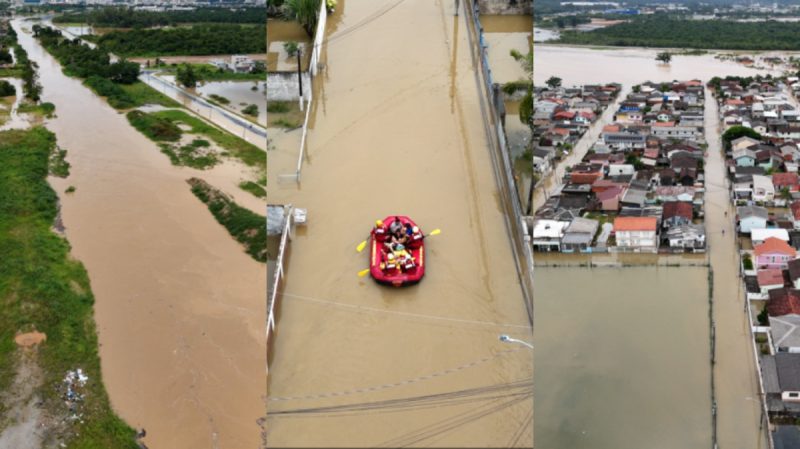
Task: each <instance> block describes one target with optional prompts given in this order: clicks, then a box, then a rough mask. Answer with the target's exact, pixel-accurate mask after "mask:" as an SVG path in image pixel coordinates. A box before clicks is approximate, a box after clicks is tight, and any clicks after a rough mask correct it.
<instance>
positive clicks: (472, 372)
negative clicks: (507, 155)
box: [267, 0, 533, 447]
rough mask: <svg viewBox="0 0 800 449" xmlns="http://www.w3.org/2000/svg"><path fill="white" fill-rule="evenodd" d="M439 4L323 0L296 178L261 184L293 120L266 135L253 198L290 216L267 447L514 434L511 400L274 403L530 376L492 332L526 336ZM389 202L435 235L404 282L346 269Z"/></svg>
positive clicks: (527, 407) (357, 265)
mask: <svg viewBox="0 0 800 449" xmlns="http://www.w3.org/2000/svg"><path fill="white" fill-rule="evenodd" d="M462 6H463V5H462ZM452 8H453V2H447V1H442V2H434V1H429V0H414V1H412V0H407V1H405V2H390V3H380V4H379V3H377V2H371V1H368V0H360V1H357V0H347V1H346V2H345V1H340V2H339V6H338V7H337V11H336V13H335V14H334V16H333V17H331V18H329V20H330V23H335V24H338V26H337V29H336V31H335V32H333V31H331V30H330V29H329V30H328V31H329V34H328V43H327V44H326V45H327V60H326V61H324V62H325V63H326V66H325V67H326V70H325V71H324V72H322V74H321V76H319V77H318V78H317V80H316V83H317V85H316V86H315V87H316V91H315V98H317V99H318V102H317V104H316V106H315V107H316V108H317V109H316V111H315V112H316V115H315V116H314V118H315V120H313V128H312V129H310V130H309V144H308V153H307V158H306V160H305V161H304V167H303V176H302V183H301V184H300V185H297V184H296V183H294V182H288V181H286V180H285V179H284V180H281V178H280V177H279V175H280V174H286V173H291V172H293V171H294V167H295V164H296V161H297V151H298V147H297V144H296V141H297V140H299V137H298V133H299V131H294V132H290V133H273V134H271V135H270V138H271V139H273V144H274V145H275V146H276V149H275V150H270V151H269V164H268V172H269V183H270V184H269V185H270V198H269V201H270V203H275V204H282V203H293V204H294V205H295V206H297V207H301V208H306V209H307V210H308V224H307V225H306V226H305V227H304V228H300V229H298V231H297V236H296V237H295V239H294V240H293V241H292V245H291V251H290V253H291V254H290V257H289V259H288V271H287V274H288V278H287V279H286V284H285V286H284V288H283V290H282V298H281V304H280V306H279V309H280V310H279V312H280V313H279V315H278V321H277V327H276V334H275V340H274V346H272V347H271V350H272V352H271V355H270V358H271V365H270V379H269V385H268V392H269V396H270V401H269V403H268V412H269V413H270V414H271V415H270V417H269V419H268V421H267V428H268V439H269V444H270V445H271V446H284V447H285V446H314V445H326V446H351V447H352V446H372V447H374V446H377V445H381V444H385V445H390V446H399V445H404V444H414V445H421V444H425V445H435V446H450V447H453V446H458V447H465V446H487V445H504V444H507V445H509V446H518V447H524V446H528V447H529V446H530V445H531V439H532V433H531V432H532V430H533V429H532V428H531V425H530V417H531V413H532V407H531V406H532V404H531V397H530V396H529V395H528V396H525V395H522V396H506V397H503V398H496V399H490V398H476V397H473V396H468V399H466V400H464V401H459V402H453V401H445V402H443V403H442V404H440V405H439V406H438V407H429V406H428V407H424V408H417V409H411V410H409V409H400V410H398V409H396V408H391V407H389V406H388V405H383V406H380V407H374V408H372V409H370V410H367V411H361V412H350V413H338V414H337V413H329V414H327V415H325V416H319V414H314V413H305V414H293V415H286V414H283V415H282V414H278V413H280V412H284V413H285V412H286V411H288V410H296V409H306V408H309V407H317V406H341V405H343V404H354V403H365V402H373V401H382V400H389V399H397V400H401V401H406V400H408V398H410V397H414V396H422V395H431V394H439V393H447V392H454V391H458V390H465V389H471V388H478V387H488V386H498V385H501V384H507V383H511V382H515V381H522V382H529V381H530V379H531V378H532V375H533V373H532V351H530V350H529V349H528V348H526V347H525V346H522V345H518V344H513V343H503V342H501V341H499V340H498V336H499V334H502V333H506V334H509V335H511V336H512V337H515V338H518V339H520V340H524V341H531V335H530V329H529V327H528V326H527V324H526V323H527V314H526V311H525V304H524V302H523V297H522V292H521V288H520V283H519V279H518V277H517V273H516V269H515V265H514V260H513V258H512V257H513V256H512V251H511V247H510V242H509V237H508V235H507V233H506V228H505V224H504V222H503V220H504V219H503V207H502V205H501V204H500V202H499V198H498V195H499V193H498V190H497V189H498V188H497V183H496V181H495V179H494V177H493V170H492V168H491V166H492V165H491V164H492V162H491V159H490V157H491V156H490V153H489V149H488V141H487V137H486V135H485V133H484V127H483V122H482V117H481V112H480V105H479V91H478V88H477V85H476V81H475V78H474V70H475V68H474V67H473V65H472V60H471V56H470V49H469V46H468V45H469V43H468V38H467V36H468V35H467V29H466V28H465V27H466V21H465V17H464V14H461V15H459V17H454V16H453V9H452ZM462 12H463V11H462ZM454 45H455V46H456V47H454ZM282 144H287V145H288V147H282ZM396 213H397V214H407V215H409V216H410V217H412V218H413V219H414V220H415V221H416V222H417V223H418V224H419V225H420V226H421V227H422V230H423V231H424V232H430V231H431V230H433V229H434V228H441V229H442V233H441V235H438V236H435V237H431V238H430V239H429V240H427V241H426V249H427V251H426V255H428V257H426V265H427V273H426V276H425V278H424V279H423V280H422V282H421V283H420V284H419V285H417V286H413V287H408V288H404V289H392V288H388V287H383V286H379V285H377V284H375V283H374V282H373V281H372V280H371V279H369V278H359V277H357V275H356V273H358V272H359V271H361V270H362V269H364V268H365V267H366V266H367V263H368V260H367V257H368V256H367V254H365V253H362V254H358V253H356V251H355V247H356V245H358V243H359V242H360V241H361V240H363V239H364V238H365V237H366V236H367V234H368V232H369V229H370V227H371V226H372V224H373V223H374V221H375V220H376V219H379V218H383V217H385V216H387V215H389V214H396ZM503 388H507V387H503ZM503 391H506V390H503ZM509 394H511V393H509ZM382 404H385V403H382Z"/></svg>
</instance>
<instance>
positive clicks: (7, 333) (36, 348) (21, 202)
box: [0, 127, 138, 449]
mask: <svg viewBox="0 0 800 449" xmlns="http://www.w3.org/2000/svg"><path fill="white" fill-rule="evenodd" d="M55 151H57V147H56V144H55V135H54V134H53V133H51V132H50V131H48V130H46V129H45V128H43V127H36V128H33V129H30V130H25V131H23V130H19V131H4V132H0V192H6V193H8V192H13V194H5V195H4V196H3V199H2V201H0V204H2V206H0V251H2V253H3V257H2V258H0V297H3V298H9V300H7V301H5V302H4V305H3V307H2V308H0V340H2V341H3V344H0V391H2V393H0V446H4V447H18V448H19V447H25V448H38V447H44V444H45V442H47V444H58V443H60V444H64V445H68V446H69V447H115V448H117V447H118V448H130V449H134V448H137V447H138V446H137V444H136V442H135V432H134V431H133V429H131V428H130V427H129V426H128V425H127V424H125V422H123V421H122V420H121V419H120V418H119V417H118V416H117V415H116V414H115V413H114V411H113V410H112V409H111V405H110V403H109V399H108V395H107V393H106V389H105V386H104V385H103V382H102V380H101V379H102V377H101V370H100V359H99V356H98V341H97V333H96V327H95V321H94V317H93V304H94V296H93V294H92V289H91V286H90V285H89V277H88V276H87V273H86V270H85V269H84V266H83V264H81V262H79V261H77V260H75V259H74V258H73V257H72V255H71V254H70V244H69V243H68V242H67V240H66V239H64V238H63V236H61V235H58V234H56V232H55V231H54V229H53V226H54V225H55V223H56V221H57V220H58V218H57V217H58V214H59V200H58V196H57V195H56V193H55V192H54V191H53V189H52V188H51V186H50V185H49V184H48V182H47V176H48V173H49V172H50V169H49V168H48V167H49V165H50V160H51V154H52V153H53V152H55ZM13 341H16V344H14V343H12V342H13ZM77 369H80V370H81V372H82V373H83V374H82V375H85V376H86V380H85V381H82V382H81V383H80V384H75V385H72V384H65V383H64V379H65V375H67V374H68V373H69V372H73V371H75V370H77ZM68 385H70V387H69V388H70V389H67V386H68ZM39 429H42V430H43V432H41V431H39Z"/></svg>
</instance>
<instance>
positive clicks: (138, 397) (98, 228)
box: [14, 21, 266, 449]
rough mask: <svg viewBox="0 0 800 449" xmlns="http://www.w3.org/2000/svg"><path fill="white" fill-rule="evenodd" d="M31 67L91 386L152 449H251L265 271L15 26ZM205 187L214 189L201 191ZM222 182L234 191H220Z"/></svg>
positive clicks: (181, 181) (179, 172)
mask: <svg viewBox="0 0 800 449" xmlns="http://www.w3.org/2000/svg"><path fill="white" fill-rule="evenodd" d="M14 27H15V29H16V30H17V34H18V36H19V40H20V44H21V45H22V46H23V47H24V48H25V49H26V50H27V52H28V54H29V56H30V58H31V59H32V60H33V61H35V62H36V63H37V64H38V65H39V73H40V82H41V84H42V86H43V87H44V93H43V101H49V102H52V103H54V104H55V106H56V115H57V117H56V118H54V119H52V120H50V121H48V128H50V129H51V130H52V131H53V132H54V133H55V134H56V135H57V137H58V143H59V145H60V146H61V147H63V148H64V149H66V150H67V151H68V152H69V153H68V155H67V160H68V161H69V162H70V164H72V168H71V174H70V176H69V177H68V178H67V179H52V180H51V182H52V184H53V186H54V188H55V190H56V191H57V192H63V191H64V190H65V189H66V188H67V186H70V185H72V186H75V188H76V190H75V193H73V194H68V195H65V194H61V204H62V208H61V211H62V215H63V221H64V225H65V226H66V234H67V237H68V239H69V241H70V243H71V244H72V252H73V254H74V256H75V257H76V258H77V259H79V260H81V261H82V262H83V263H84V265H85V266H86V268H87V270H88V272H89V278H90V280H91V283H92V289H93V291H94V294H95V320H96V322H97V328H98V333H99V341H100V360H101V367H102V373H103V378H104V381H105V385H106V388H107V390H108V393H109V396H110V399H111V404H112V406H113V407H114V409H115V410H116V411H117V412H118V413H119V414H120V416H121V417H122V418H123V419H125V420H126V421H127V422H128V423H129V424H130V425H131V426H133V427H136V428H144V429H146V430H147V437H146V438H144V440H143V441H144V442H145V443H146V444H147V446H148V447H150V448H151V449H162V448H165V449H171V448H200V447H207V448H216V447H219V448H252V447H257V446H258V444H259V442H260V436H259V432H260V429H259V427H258V425H257V423H256V421H257V419H258V418H259V417H261V416H263V413H264V405H263V399H262V395H263V393H264V381H263V375H264V365H265V357H264V353H265V348H264V318H263V317H264V316H265V305H264V286H265V284H266V278H265V277H266V274H265V269H264V265H263V264H260V263H257V262H255V261H253V260H252V259H251V258H250V257H249V256H248V255H247V254H245V252H244V250H243V249H242V247H241V246H240V245H239V244H238V243H237V242H236V241H234V240H233V239H232V238H231V237H230V236H229V235H228V232H227V231H226V230H225V229H224V228H223V227H222V226H220V225H219V224H218V223H217V222H216V221H215V220H214V218H213V216H212V215H211V213H210V212H209V211H208V210H207V208H206V206H205V205H204V204H203V203H201V202H200V201H199V200H197V199H196V198H195V197H194V196H193V195H192V193H191V191H190V189H189V186H188V185H187V184H186V182H185V180H186V179H187V178H189V177H191V176H199V177H201V178H202V177H204V175H203V172H198V171H196V170H192V169H186V168H179V167H174V166H172V165H171V164H170V162H169V160H168V159H167V158H166V157H165V156H164V155H163V154H161V153H160V152H159V150H158V147H157V146H156V145H155V144H154V143H152V142H151V141H149V140H148V139H146V138H145V137H144V136H143V135H141V134H140V133H139V132H138V131H136V130H135V129H134V128H132V127H131V126H130V125H129V124H128V122H127V120H126V118H125V115H124V114H121V113H119V112H117V111H115V110H113V109H112V108H111V107H110V106H108V105H107V104H106V102H105V101H104V100H102V99H100V98H98V97H97V96H95V95H94V94H93V93H92V92H91V91H90V90H88V89H87V88H86V87H84V86H83V85H82V84H81V82H80V80H77V79H73V78H68V77H66V76H65V75H63V74H62V72H61V69H60V67H59V66H58V64H57V63H56V61H55V60H54V59H53V58H51V57H50V56H49V55H48V54H47V53H46V52H45V51H44V50H43V49H42V48H41V47H40V46H39V45H38V43H36V42H35V41H34V40H33V39H32V37H31V35H30V34H29V33H25V32H22V30H21V27H25V28H29V27H30V24H29V23H23V22H20V21H14ZM212 182H214V183H216V181H212ZM231 182H233V181H231Z"/></svg>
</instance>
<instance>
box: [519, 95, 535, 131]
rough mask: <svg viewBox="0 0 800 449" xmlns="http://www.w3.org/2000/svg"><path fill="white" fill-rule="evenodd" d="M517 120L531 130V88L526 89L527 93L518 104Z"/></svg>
mask: <svg viewBox="0 0 800 449" xmlns="http://www.w3.org/2000/svg"><path fill="white" fill-rule="evenodd" d="M519 120H520V121H521V122H522V123H523V124H524V125H526V126H529V127H530V128H531V130H533V90H532V89H528V93H527V94H526V95H525V97H524V98H523V99H522V102H520V104H519Z"/></svg>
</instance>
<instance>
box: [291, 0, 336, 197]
mask: <svg viewBox="0 0 800 449" xmlns="http://www.w3.org/2000/svg"><path fill="white" fill-rule="evenodd" d="M319 3H320V4H319V17H318V18H317V29H316V31H315V32H314V44H313V45H312V47H311V59H310V61H309V63H308V74H309V79H310V83H309V85H308V86H306V89H305V90H304V91H303V96H302V97H300V105H301V106H302V104H303V100H304V99H305V102H306V105H305V108H306V114H305V118H304V119H303V131H302V132H303V135H302V136H301V137H300V151H299V152H298V154H297V166H296V167H295V172H294V174H289V175H282V176H284V177H293V178H295V180H296V181H297V182H300V173H301V172H302V170H303V159H304V158H305V152H306V142H307V140H308V120H309V118H310V117H311V109H312V107H313V105H314V89H313V85H314V78H315V77H316V76H317V73H318V72H319V65H320V58H321V56H322V43H323V41H324V40H325V25H326V24H327V23H328V9H327V8H326V7H325V6H326V5H325V0H321V1H320V2H319Z"/></svg>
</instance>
